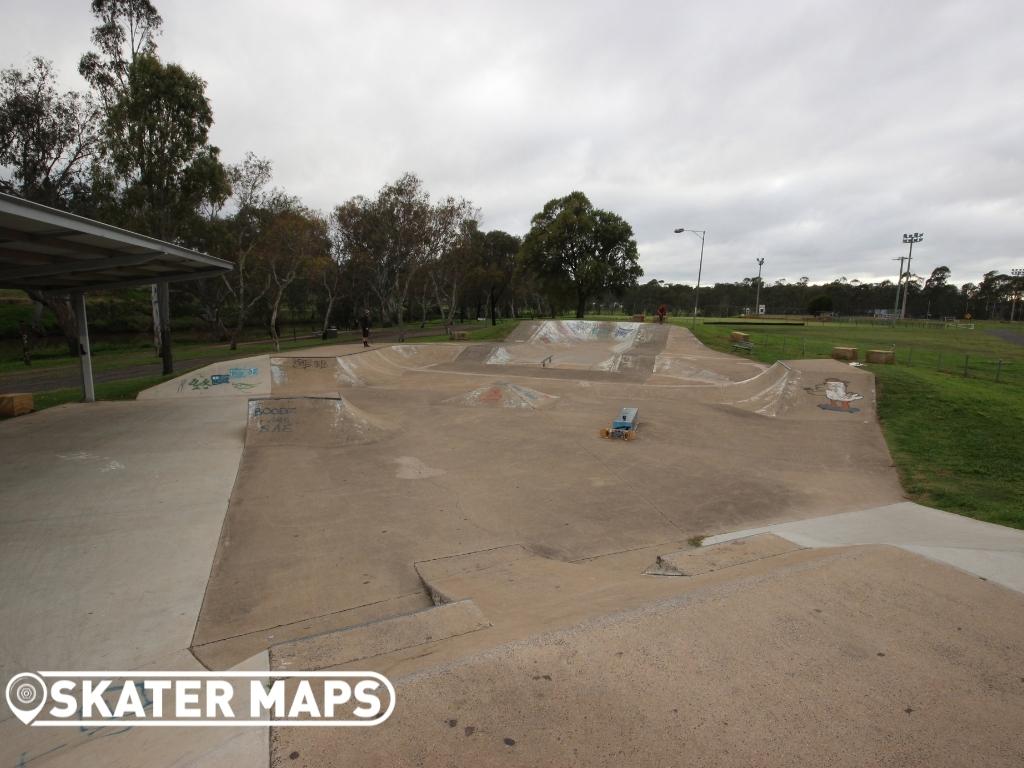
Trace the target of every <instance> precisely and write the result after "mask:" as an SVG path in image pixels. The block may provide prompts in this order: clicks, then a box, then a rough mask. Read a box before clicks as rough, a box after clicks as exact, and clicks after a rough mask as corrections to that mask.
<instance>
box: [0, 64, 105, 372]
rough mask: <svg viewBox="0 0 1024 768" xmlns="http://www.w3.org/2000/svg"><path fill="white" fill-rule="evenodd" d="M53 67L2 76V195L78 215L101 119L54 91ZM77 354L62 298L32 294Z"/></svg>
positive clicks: (88, 104)
mask: <svg viewBox="0 0 1024 768" xmlns="http://www.w3.org/2000/svg"><path fill="white" fill-rule="evenodd" d="M56 83H57V77H56V73H55V72H54V70H53V65H52V63H51V62H49V61H47V60H46V59H42V58H38V57H37V58H34V59H33V60H32V66H31V67H30V68H29V69H28V70H27V71H25V72H22V71H21V70H18V69H15V68H11V69H6V70H3V71H2V72H0V190H2V191H4V192H8V193H12V194H16V195H20V196H21V197H24V198H25V199H27V200H32V201H34V202H37V203H42V204H43V205H49V206H51V207H53V208H62V209H76V208H78V207H79V204H80V203H81V201H82V200H83V199H84V198H85V197H86V196H87V190H88V187H89V176H88V168H89V163H90V162H91V161H92V160H93V159H94V157H95V155H96V151H97V146H98V142H99V123H100V114H99V110H98V108H97V106H96V105H95V103H93V102H92V101H91V100H90V99H89V97H88V96H87V95H83V94H80V93H76V92H75V91H67V92H64V93H60V92H59V91H58V90H57V84H56ZM28 294H29V296H30V297H31V298H32V299H33V300H34V301H36V302H38V303H40V304H42V305H43V306H45V307H47V308H48V309H49V310H50V311H51V312H52V313H53V315H54V317H55V318H56V320H57V325H58V326H59V327H60V329H61V333H62V334H63V335H64V339H65V341H66V343H67V346H68V354H70V355H77V354H78V322H77V321H76V319H75V315H74V313H73V312H72V310H71V304H70V303H69V301H68V298H67V297H66V296H60V295H55V294H48V293H43V292H42V291H35V290H30V291H28Z"/></svg>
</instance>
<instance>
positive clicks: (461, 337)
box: [452, 331, 469, 341]
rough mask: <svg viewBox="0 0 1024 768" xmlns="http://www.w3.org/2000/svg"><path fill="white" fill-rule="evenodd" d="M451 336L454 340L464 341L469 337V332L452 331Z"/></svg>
mask: <svg viewBox="0 0 1024 768" xmlns="http://www.w3.org/2000/svg"><path fill="white" fill-rule="evenodd" d="M452 338H453V339H454V340H455V341H466V340H468V339H469V333H468V332H467V331H453V332H452Z"/></svg>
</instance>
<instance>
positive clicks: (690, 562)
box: [644, 533, 802, 576]
mask: <svg viewBox="0 0 1024 768" xmlns="http://www.w3.org/2000/svg"><path fill="white" fill-rule="evenodd" d="M798 549H802V547H800V546H799V545H797V544H794V543H793V542H791V541H787V540H786V539H784V538H781V537H780V536H774V535H772V534H768V533H766V534H759V535H755V536H749V537H747V538H743V539H733V540H732V541H728V542H723V543H721V544H714V545H711V546H707V547H688V548H686V549H679V550H676V551H675V552H669V553H667V554H664V555H658V557H657V559H656V560H655V561H654V565H652V566H651V567H650V568H648V569H647V570H646V571H644V573H646V574H648V575H650V576H699V575H700V574H702V573H711V572H712V571H720V570H722V569H723V568H731V567H732V566H735V565H742V564H743V563H752V562H754V561H755V560H763V559H765V558H768V557H776V556H778V555H784V554H786V553H787V552H794V551H796V550H798Z"/></svg>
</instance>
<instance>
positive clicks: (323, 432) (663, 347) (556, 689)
mask: <svg viewBox="0 0 1024 768" xmlns="http://www.w3.org/2000/svg"><path fill="white" fill-rule="evenodd" d="M625 406H629V407H635V408H637V409H639V421H638V424H639V428H638V431H637V433H636V439H633V440H628V441H627V440H611V439H603V438H602V436H601V434H600V432H601V429H602V428H603V427H607V426H608V424H609V423H610V422H611V420H612V419H613V418H615V417H616V415H617V414H618V413H619V411H620V410H621V409H622V408H623V407H625ZM0 452H2V454H3V459H4V460H3V462H2V464H0V466H2V469H0V473H2V482H0V530H2V532H3V536H2V537H0V548H2V549H0V551H2V559H0V562H2V566H0V567H2V568H3V576H4V578H3V581H2V587H0V589H2V595H3V600H2V601H0V618H2V625H3V627H4V629H3V634H4V642H3V644H2V655H0V664H2V666H3V674H4V678H5V679H7V678H9V677H11V676H12V675H14V674H16V673H17V672H20V671H22V670H34V669H140V670H144V669H163V670H167V669H181V670H201V669H210V670H228V669H256V670H270V671H271V672H273V671H275V670H277V671H286V670H331V669H371V670H374V671H377V672H380V673H382V674H384V675H387V676H388V678H389V679H390V680H391V681H392V682H393V683H394V685H395V688H396V691H397V705H396V708H395V711H394V714H393V715H392V716H391V718H390V719H389V720H388V721H387V722H386V723H384V724H383V725H381V726H378V727H376V728H368V729H334V728H314V729H304V728H273V727H267V728H237V729H233V728H213V729H199V728H195V729H146V728H124V729H114V728H100V729H96V730H95V731H87V730H85V729H30V728H24V727H22V725H21V723H20V722H18V721H16V720H15V719H14V718H13V717H11V715H10V712H8V711H7V710H6V709H5V711H4V715H3V717H4V718H5V719H4V720H3V722H2V723H0V745H2V746H0V760H2V761H3V763H2V764H8V765H12V766H14V765H29V764H32V765H54V766H63V765H69V766H71V765H74V766H82V765H103V766H133V765H161V766H162V765H167V766H171V765H174V766H180V765H204V766H205V765H209V766H214V765H216V766H220V765H232V766H233V765H239V766H252V765H274V766H286V765H287V766H291V765H296V766H298V765H304V766H333V765H350V764H353V765H370V764H377V765H439V766H440V765H462V764H467V765H469V764H476V765H551V766H562V765H626V764H630V765H684V764H685V765H728V766H733V765H735V766H749V765H766V766H776V765H778V766H783V765H787V766H788V765H801V764H803V765H824V764H828V765H851V766H852V765H875V764H878V765H885V764H887V765H901V766H905V765H922V766H924V765H927V766H936V765H951V766H952V765H986V766H998V765H1020V764H1021V762H1022V760H1024V737H1022V735H1021V728H1020V724H1021V723H1022V722H1024V645H1022V643H1021V628H1022V627H1024V533H1022V532H1020V531H1015V530H1012V529H1007V528H1002V527H1000V526H995V525H990V524H986V523H981V522H977V521H974V520H970V519H967V518H962V517H958V516H955V515H951V514H948V513H945V512H941V511H938V510H933V509H929V508H927V507H922V506H919V505H916V504H913V503H910V502H908V501H906V500H905V498H904V495H903V491H902V489H901V487H900V483H899V479H898V477H897V475H896V472H895V469H894V468H893V466H892V461H891V459H890V456H889V454H888V451H887V449H886V446H885V442H884V439H883V437H882V433H881V430H880V427H879V424H878V419H877V415H876V410H875V392H874V379H873V376H872V375H871V374H870V372H868V371H866V370H863V369H861V368H857V367H852V366H850V365H847V364H845V363H842V362H838V361H834V360H794V361H784V362H779V363H776V364H774V365H772V366H764V365H761V364H760V363H757V362H755V361H752V360H749V359H745V358H743V357H737V356H731V355H726V354H722V353H718V352H714V351H712V350H709V349H707V348H706V347H704V346H702V345H701V344H700V343H699V342H697V341H696V339H695V338H694V337H693V336H692V335H691V334H690V333H689V332H688V331H687V330H685V329H683V328H680V327H676V326H669V325H664V326H662V325H657V324H641V323H601V322H587V321H554V320H551V321H532V322H523V323H521V324H520V325H519V326H518V327H517V329H516V330H515V331H514V332H513V333H512V335H511V336H510V337H509V338H507V339H506V340H504V341H501V342H495V343H486V344H473V343H455V342H453V343H447V344H422V345H393V346H381V347H376V346H375V347H371V348H370V349H364V348H363V347H362V346H334V347H322V348H318V349H315V350H312V351H310V350H305V351H303V352H302V353H301V354H298V353H296V354H293V355H281V356H273V355H270V356H268V355H263V356H257V357H250V358H245V359H240V360H236V361H233V362H231V363H226V364H217V365H214V366H210V367H208V368H206V369H202V370H199V371H194V372H192V373H189V374H186V375H184V376H181V377H179V378H178V379H175V380H171V381H167V382H165V383H163V384H161V385H159V386H157V387H155V388H153V389H151V390H148V391H146V392H144V393H142V395H140V397H139V399H138V400H136V401H133V402H124V403H113V402H108V403H93V404H81V405H71V406H61V407H58V408H54V409H50V410H47V411H43V412H40V413H37V414H32V415H29V416H25V417H21V418H18V419H13V420H10V421H7V422H3V423H0Z"/></svg>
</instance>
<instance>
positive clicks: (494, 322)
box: [490, 285, 498, 325]
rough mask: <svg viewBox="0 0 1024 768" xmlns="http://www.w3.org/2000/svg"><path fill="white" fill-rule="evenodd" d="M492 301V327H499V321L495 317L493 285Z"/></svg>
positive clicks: (492, 291) (492, 287)
mask: <svg viewBox="0 0 1024 768" xmlns="http://www.w3.org/2000/svg"><path fill="white" fill-rule="evenodd" d="M490 299H491V325H497V324H498V320H497V318H496V317H495V316H494V286H493V285H492V286H491V293H490Z"/></svg>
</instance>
